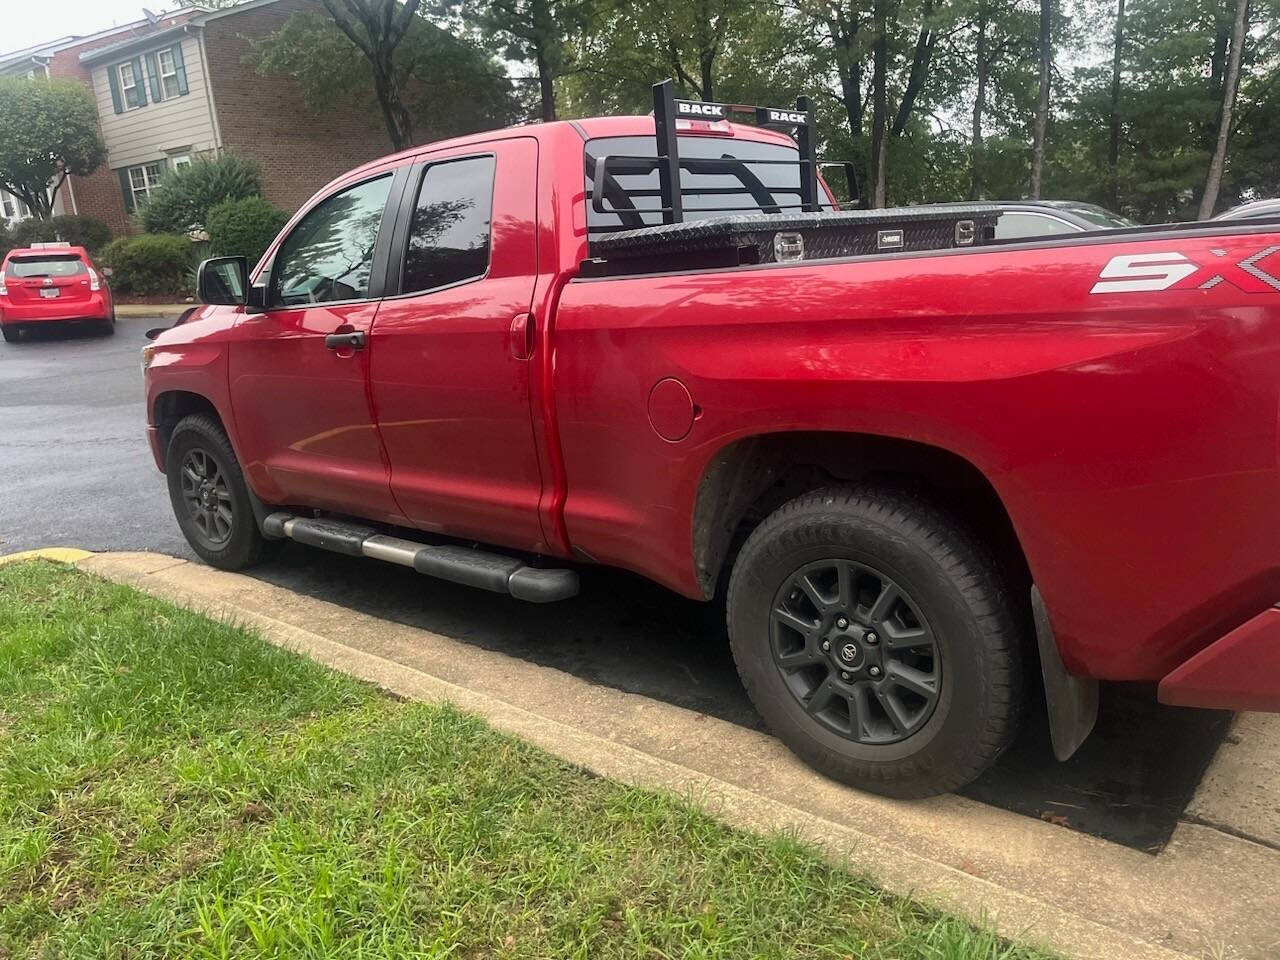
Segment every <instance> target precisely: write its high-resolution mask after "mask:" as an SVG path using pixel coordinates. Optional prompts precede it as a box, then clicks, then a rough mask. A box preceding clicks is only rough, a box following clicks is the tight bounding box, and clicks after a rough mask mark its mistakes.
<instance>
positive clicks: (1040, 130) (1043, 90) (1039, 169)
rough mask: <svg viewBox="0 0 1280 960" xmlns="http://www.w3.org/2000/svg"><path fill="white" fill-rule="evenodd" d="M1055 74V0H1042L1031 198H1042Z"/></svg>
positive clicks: (1032, 146) (1032, 149) (1032, 151)
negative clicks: (1041, 187) (1050, 105)
mask: <svg viewBox="0 0 1280 960" xmlns="http://www.w3.org/2000/svg"><path fill="white" fill-rule="evenodd" d="M1052 76H1053V0H1040V93H1039V95H1038V96H1037V97H1036V123H1035V134H1034V136H1033V139H1032V145H1031V199H1032V200H1039V199H1040V184H1041V181H1042V180H1043V178H1044V135H1045V128H1046V127H1048V125H1049V81H1050V79H1051V78H1052Z"/></svg>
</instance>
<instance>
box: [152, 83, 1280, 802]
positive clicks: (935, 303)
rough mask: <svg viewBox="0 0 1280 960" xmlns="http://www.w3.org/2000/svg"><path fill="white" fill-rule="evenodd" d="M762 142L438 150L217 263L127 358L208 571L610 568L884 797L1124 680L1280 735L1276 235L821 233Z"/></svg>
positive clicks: (783, 154) (803, 127)
mask: <svg viewBox="0 0 1280 960" xmlns="http://www.w3.org/2000/svg"><path fill="white" fill-rule="evenodd" d="M686 106H690V109H688V110H686ZM738 109H740V108H736V107H732V106H728V105H723V104H692V105H688V104H687V102H685V101H677V100H675V99H674V98H673V97H671V96H670V92H669V90H666V89H660V90H659V93H658V96H657V102H656V103H655V116H654V117H615V118H596V119H586V120H577V121H571V122H557V123H548V124H543V125H538V126H528V127H520V128H516V129H512V130H504V131H497V132H492V133H484V134H476V135H473V136H468V137H463V138H460V139H457V140H451V141H447V142H444V143H436V144H431V145H427V146H422V147H416V148H414V149H411V150H409V151H406V152H404V153H401V154H397V155H395V156H392V157H387V158H385V159H382V160H378V161H375V162H373V163H369V164H367V165H365V166H363V167H361V168H359V169H357V170H354V171H352V172H351V173H349V174H347V175H345V176H343V177H341V178H339V179H338V180H335V181H334V182H333V183H331V184H329V185H328V186H326V187H325V188H324V189H322V190H321V191H320V192H319V193H318V194H317V195H316V196H315V198H314V199H313V200H312V201H310V202H309V203H308V204H306V205H305V206H304V207H303V209H302V210H301V211H300V212H299V213H298V214H297V215H296V216H295V217H294V219H293V220H292V222H291V223H290V224H289V225H288V226H286V228H285V229H284V231H283V232H282V233H281V235H280V237H279V238H278V239H277V241H276V242H275V244H274V245H273V246H272V247H271V248H270V250H269V251H268V252H267V254H266V255H265V256H264V257H263V259H262V261H261V262H260V263H259V264H258V265H257V267H256V269H253V270H250V269H248V265H246V263H245V262H244V259H243V258H238V259H237V258H220V259H217V260H212V261H207V262H206V263H205V264H204V265H202V268H201V271H200V288H201V296H202V299H203V300H204V302H205V303H207V304H210V305H209V306H205V307H202V308H200V309H198V310H197V311H195V312H194V313H193V314H192V315H191V316H190V318H189V319H188V320H187V321H186V322H185V323H183V324H181V325H179V326H177V327H175V328H173V329H171V330H168V331H165V332H163V333H162V334H160V335H159V337H158V338H157V339H156V340H155V342H154V343H152V344H149V345H148V346H147V347H146V348H145V350H144V366H145V367H146V409H147V416H148V423H149V427H148V434H149V439H150V443H151V447H152V451H153V453H154V456H155V461H156V464H157V465H158V467H159V468H160V469H161V470H162V471H164V472H165V473H166V474H167V475H168V481H169V491H170V496H171V500H172V503H173V508H174V510H175V513H176V516H177V519H178V522H179V524H180V525H181V527H182V529H183V531H184V533H185V534H186V536H187V538H188V540H189V541H190V543H191V545H192V548H193V549H194V550H195V551H196V552H197V553H198V554H199V555H200V556H201V557H203V558H204V559H205V560H206V561H208V562H209V563H211V564H214V565H216V566H220V567H224V568H237V567H241V566H244V565H246V564H249V563H252V562H255V561H257V560H260V559H262V558H263V557H264V556H266V555H267V554H268V553H269V552H270V551H271V549H272V548H273V546H274V545H276V544H278V543H279V542H280V541H281V540H282V539H286V538H291V539H293V540H296V541H299V542H301V543H305V544H310V545H313V546H318V547H322V548H325V549H329V550H335V551H338V552H342V553H347V554H351V555H357V556H364V557H368V558H371V559H373V560H379V561H383V562H389V563H396V564H401V565H404V566H408V567H412V568H413V569H415V570H417V571H419V572H421V573H424V574H428V575H431V576H437V577H444V578H447V579H450V580H453V581H456V582H459V583H465V584H470V585H472V586H475V587H479V588H483V589H487V590H492V591H494V592H497V593H501V594H508V595H510V596H513V597H517V598H520V599H525V600H533V601H547V600H560V599H564V598H567V597H570V596H572V595H573V594H574V593H576V592H577V590H578V586H579V582H578V575H577V572H576V571H577V568H578V567H580V566H582V565H584V564H609V565H612V566H617V567H625V568H627V569H629V570H633V571H636V572H638V573H640V574H643V575H644V576H646V577H649V578H651V579H653V580H655V581H657V582H659V583H662V584H665V585H666V586H668V587H669V588H671V589H672V590H674V591H677V592H679V593H681V594H683V595H685V596H687V597H692V598H696V599H699V600H704V601H707V602H714V603H723V604H725V606H726V612H727V618H728V625H729V635H730V642H731V645H732V648H733V654H734V658H735V660H736V662H737V665H738V668H739V670H740V673H741V675H742V679H743V681H744V683H745V685H746V687H747V690H748V691H749V692H750V694H751V697H752V698H753V700H754V702H755V704H756V706H757V708H758V709H759V711H760V713H761V715H762V716H763V718H764V719H765V721H766V722H767V723H768V724H769V726H770V727H771V728H772V729H773V730H774V732H775V733H776V734H777V735H778V736H779V737H780V738H781V739H782V740H783V741H784V742H786V743H787V744H788V745H789V746H790V747H791V748H792V749H793V750H795V751H796V752H797V753H798V754H799V755H800V756H801V757H803V758H805V759H806V760H807V761H809V762H810V763H812V764H813V765H815V766H816V767H818V768H819V769H821V770H823V771H825V772H826V773H828V774H829V775H831V776H833V777H836V778H839V779H841V780H844V781H847V782H850V783H854V784H857V785H860V786H863V787H865V788H867V789H871V790H876V791H879V792H882V793H886V794H892V795H897V796H920V795H925V794H930V793H935V792H939V791H944V790H950V789H954V788H956V787H958V786H960V785H962V784H964V783H966V782H967V781H969V780H971V779H973V778H974V777H976V776H977V775H978V774H979V773H980V772H981V771H982V770H983V769H984V768H985V767H986V766H987V765H988V764H990V763H991V762H992V761H993V760H994V759H995V757H997V756H998V755H999V754H1000V752H1001V750H1003V749H1004V747H1005V746H1006V745H1007V744H1008V743H1009V742H1010V739H1011V738H1012V736H1013V733H1014V731H1015V729H1016V728H1017V724H1018V721H1019V717H1020V713H1021V711H1022V709H1023V705H1024V704H1025V703H1037V702H1047V705H1048V711H1049V715H1050V721H1051V723H1050V726H1051V732H1052V735H1053V743H1054V748H1055V751H1056V752H1057V754H1058V755H1059V756H1060V757H1066V756H1069V755H1070V754H1071V753H1072V751H1074V750H1075V748H1076V747H1077V746H1078V745H1079V744H1080V742H1081V741H1082V740H1083V739H1084V737H1085V736H1087V735H1088V733H1089V731H1090V730H1091V729H1092V726H1093V722H1094V717H1095V715H1096V708H1097V689H1098V683H1099V681H1128V682H1140V683H1146V684H1149V685H1150V687H1151V689H1152V693H1153V695H1158V696H1159V698H1160V699H1161V700H1163V701H1164V702H1166V703H1172V704H1183V705H1192V706H1204V707H1218V708H1223V707H1225V708H1231V709H1260V710H1280V609H1277V605H1278V604H1280V224H1268V223H1262V222H1249V221H1241V222H1234V223H1233V222H1227V223H1219V222H1209V223H1193V224H1186V225H1175V226H1166V227H1158V228H1152V227H1137V228H1130V229H1112V230H1099V231H1093V232H1087V233H1080V234H1076V235H1070V236H1061V237H1039V238H1026V239H1019V240H1008V241H1000V240H996V239H993V236H992V235H993V233H994V230H993V224H994V222H996V221H995V218H996V217H997V216H998V214H999V211H998V209H997V208H993V207H989V206H982V205H978V206H972V207H967V208H956V207H951V206H939V207H923V208H905V209H901V210H888V211H884V210H870V211H836V210H833V209H831V202H830V199H829V194H828V193H827V192H826V190H825V188H824V187H823V185H822V183H821V181H820V180H819V179H818V177H817V168H818V163H817V161H816V158H815V157H814V156H813V148H812V143H813V138H812V130H813V127H812V113H811V110H810V109H809V105H808V104H807V102H803V101H802V102H800V103H798V104H797V106H796V108H795V109H794V110H768V109H766V110H761V111H760V112H759V116H760V117H761V118H762V119H763V121H764V122H765V123H773V122H776V123H779V124H782V125H784V126H786V128H787V129H791V130H794V131H795V133H796V138H795V139H794V140H793V139H792V138H791V137H790V136H787V135H786V134H784V133H782V132H778V131H777V130H772V129H764V128H761V127H758V126H751V125H744V124H740V123H734V122H728V120H727V119H726V117H727V116H728V115H732V114H734V113H735V112H736V111H737V110H738ZM682 114H683V115H684V116H688V117H689V118H690V119H682ZM481 544H483V545H485V546H479V545H481ZM1041 691H1042V692H1043V701H1041Z"/></svg>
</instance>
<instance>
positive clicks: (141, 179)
mask: <svg viewBox="0 0 1280 960" xmlns="http://www.w3.org/2000/svg"><path fill="white" fill-rule="evenodd" d="M162 176H164V161H162V160H158V161H156V162H155V163H144V164H142V165H141V166H138V167H130V168H129V186H130V188H131V189H132V190H133V206H134V207H135V208H136V207H137V206H138V204H139V203H141V202H142V201H143V200H145V199H147V197H148V196H149V195H150V194H151V191H152V190H154V189H155V185H156V184H157V183H159V182H160V178H161V177H162Z"/></svg>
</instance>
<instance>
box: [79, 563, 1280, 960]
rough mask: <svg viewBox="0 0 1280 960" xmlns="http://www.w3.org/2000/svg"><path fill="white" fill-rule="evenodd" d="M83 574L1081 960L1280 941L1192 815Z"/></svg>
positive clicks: (194, 577) (302, 603) (357, 622)
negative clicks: (1005, 792)
mask: <svg viewBox="0 0 1280 960" xmlns="http://www.w3.org/2000/svg"><path fill="white" fill-rule="evenodd" d="M79 566H80V567H81V568H82V569H85V570H88V571H91V572H94V573H97V574H99V575H101V576H104V577H107V578H108V579H111V580H116V581H119V582H124V583H130V584H133V585H134V586H136V587H138V588H139V589H142V590H144V591H146V592H148V593H153V594H156V595H158V596H161V597H164V598H166V599H169V600H172V601H175V602H178V603H181V604H183V605H186V606H189V607H194V608H196V609H199V610H202V611H204V612H207V613H210V614H211V615H213V616H216V617H221V618H229V619H232V620H235V621H237V622H239V623H242V624H245V625H247V626H250V627H254V628H256V629H257V630H259V631H260V632H261V633H262V635H263V636H264V637H265V638H266V639H267V640H269V641H271V642H273V643H276V644H279V645H281V646H285V647H289V648H292V649H295V650H299V651H301V652H304V653H306V654H308V655H310V656H312V657H314V658H315V659H317V660H320V661H321V662H324V663H326V664H328V665H330V666H333V667H336V668H338V669H342V670H345V671H347V672H349V673H352V674H354V675H356V676H359V677H362V678H364V679H366V680H369V681H370V682H373V683H376V684H378V685H379V686H382V687H384V688H386V689H388V690H391V691H393V692H395V693H397V694H399V695H402V696H406V697H411V698H415V699H425V700H450V701H452V702H454V703H455V704H457V705H458V706H459V707H460V708H462V709H464V710H469V711H472V712H475V713H478V714H480V715H482V716H484V717H485V718H486V719H487V720H488V721H489V722H490V723H491V724H493V725H494V726H495V727H497V728H499V729H501V730H504V731H506V732H508V733H513V734H516V735H518V736H521V737H523V738H524V739H526V740H529V741H531V742H533V743H535V744H537V745H538V746H540V747H542V748H543V749H545V750H548V751H550V752H552V753H554V754H557V755H558V756H560V757H562V758H563V759H565V760H566V761H569V762H571V763H575V764H578V765H580V766H583V767H585V768H587V769H590V770H592V771H595V772H597V773H600V774H601V775H604V776H609V777H612V778H615V779H618V780H622V781H625V782H630V783H635V784H638V785H642V786H646V787H651V788H657V789H665V790H669V791H674V792H676V793H679V794H694V795H696V796H698V797H700V798H702V799H703V800H704V802H705V803H706V805H707V806H708V808H709V809H710V810H711V811H712V812H714V813H716V814H717V815H718V816H720V817H721V818H722V819H724V820H726V821H728V822H730V823H732V824H733V825H735V826H738V827H742V828H747V829H753V830H775V829H779V828H783V829H793V830H795V831H796V832H797V833H798V834H799V835H800V836H802V837H803V838H804V839H806V840H808V841H811V842H815V843H818V844H819V845H820V846H822V847H823V848H824V849H825V850H826V851H828V853H829V854H830V856H831V857H832V859H833V860H835V861H837V862H846V863H847V864H848V865H849V866H851V867H852V868H853V869H855V870H865V871H866V872H867V873H868V874H869V875H870V876H871V877H873V878H874V879H875V880H876V881H877V882H878V883H880V884H881V885H882V886H884V887H886V888H888V889H890V890H892V891H894V892H898V893H903V894H909V895H912V896H914V897H917V898H920V899H923V900H925V901H931V902H934V903H936V904H938V905H939V906H941V907H944V908H946V909H949V910H954V911H956V912H959V913H961V914H963V915H966V916H968V917H970V918H973V919H975V920H982V921H983V922H985V923H990V924H992V925H994V926H995V928H996V929H997V930H999V931H1000V932H1001V933H1003V934H1005V935H1007V936H1010V937H1019V938H1022V939H1025V940H1029V941H1032V942H1040V943H1043V944H1045V945H1047V946H1049V947H1051V948H1054V949H1056V950H1058V951H1060V952H1062V953H1064V954H1066V955H1067V956H1073V957H1080V958H1097V960H1104V958H1105V960H1118V958H1125V957H1133V958H1150V960H1174V958H1178V957H1182V958H1187V957H1203V956H1214V957H1218V956H1221V957H1238V958H1241V960H1264V958H1271V957H1274V956H1276V955H1277V950H1278V949H1280V910H1278V909H1277V907H1278V906H1280V904H1278V902H1277V899H1278V896H1280V895H1278V894H1277V891H1280V851H1278V850H1276V849H1272V848H1270V847H1268V846H1265V845H1263V844H1260V843H1255V842H1252V841H1250V840H1246V839H1242V838H1240V837H1236V836H1232V835H1229V834H1228V833H1225V832H1223V831H1222V830H1219V829H1215V828H1214V827H1212V826H1208V825H1205V824H1201V823H1182V824H1180V825H1179V826H1178V828H1177V830H1176V832H1175V833H1174V836H1173V838H1172V840H1171V841H1170V843H1169V844H1168V845H1167V847H1166V848H1165V850H1164V851H1163V852H1162V853H1160V854H1159V855H1158V856H1150V855H1148V854H1144V853H1141V852H1138V851H1135V850H1132V849H1128V848H1125V847H1120V846H1118V845H1115V844H1111V843H1107V842H1105V841H1102V840H1099V839H1097V838H1095V837H1091V836H1087V835H1084V834H1080V833H1075V832H1072V831H1068V830H1064V829H1062V828H1059V827H1055V826H1053V825H1051V824H1048V823H1043V822H1039V821H1036V820H1033V819H1030V818H1027V817H1023V816H1018V815H1016V814H1011V813H1008V812H1005V811H1002V810H998V809H995V808H992V807H989V806H986V805H984V804H980V803H977V802H974V801H971V800H967V799H965V798H962V797H957V796H946V797H938V798H935V799H932V800H927V801H916V802H904V801H895V800H888V799H885V798H881V797H876V796H872V795H868V794H863V793H859V792H857V791H854V790H851V789H848V788H845V787H843V786H840V785H838V784H834V783H832V782H831V781H829V780H826V779H824V778H823V777H821V776H819V775H818V774H816V773H814V772H813V771H812V770H810V769H808V768H807V767H805V766H804V765H803V764H801V763H800V762H799V761H798V760H796V759H795V758H794V757H793V756H792V755H791V754H790V753H788V752H787V751H786V750H785V748H783V747H782V746H781V745H780V744H779V743H778V742H777V741H776V740H774V739H773V738H771V737H769V736H767V735H765V734H762V733H758V732H755V731H752V730H747V729H744V728H742V727H738V726H735V725H733V724H729V723H726V722H723V721H720V720H717V719H715V718H713V717H708V716H705V715H702V714H698V713H694V712H692V711H688V710H685V709H682V708H680V707H675V706H671V705H669V704H665V703H661V702H657V701H654V700H650V699H648V698H645V697H640V696H636V695H633V694H627V693H623V692H621V691H618V690H614V689H610V688H606V687H601V686H597V685H595V684H591V683H588V682H586V681H584V680H580V679H578V678H575V677H572V676H569V675H567V674H564V673H561V672H560V671H557V670H554V669H551V668H547V667H540V666H537V665H535V664H532V663H529V662H527V661H524V660H519V659H515V658H511V657H507V656H504V655H502V654H498V653H494V652H491V651H486V650H482V649H478V648H476V647H474V646H470V645H466V644H462V643H459V642H457V641H454V640H450V639H448V638H446V637H442V636H439V635H436V634H432V633H428V632H426V631H422V630H417V629H414V628H410V627H406V626H403V625H401V624H397V623H393V622H388V621H384V620H380V619H377V618H375V617H370V616H367V615H364V614H359V613H355V612H352V611H350V610H347V609H344V608H341V607H337V606H335V605H333V604H330V603H327V602H325V601H322V600H316V599H313V598H310V597H304V596H300V595H297V594H294V593H291V592H289V591H287V590H284V589H281V588H279V587H275V586H273V585H270V584H266V583H262V582H259V581H257V580H254V579H252V578H251V577H247V576H244V575H240V574H229V573H223V572H219V571H216V570H211V569H209V568H208V567H204V566H201V565H196V564H189V563H187V562H186V561H183V560H177V559H174V558H172V557H165V556H161V555H158V554H100V555H95V556H91V557H89V558H87V559H84V560H82V561H80V563H79Z"/></svg>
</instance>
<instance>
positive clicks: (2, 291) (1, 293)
mask: <svg viewBox="0 0 1280 960" xmlns="http://www.w3.org/2000/svg"><path fill="white" fill-rule="evenodd" d="M8 295H9V288H8V287H6V286H5V285H4V274H3V273H0V297H7V296H8Z"/></svg>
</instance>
